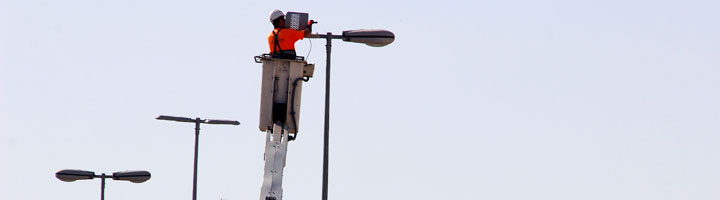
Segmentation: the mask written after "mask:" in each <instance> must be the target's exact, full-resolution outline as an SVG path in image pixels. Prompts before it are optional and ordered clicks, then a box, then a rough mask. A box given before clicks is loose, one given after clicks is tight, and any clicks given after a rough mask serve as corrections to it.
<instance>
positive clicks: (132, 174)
mask: <svg viewBox="0 0 720 200" xmlns="http://www.w3.org/2000/svg"><path fill="white" fill-rule="evenodd" d="M55 177H56V178H57V179H60V180H61V181H65V182H73V181H77V180H87V179H93V178H100V179H101V180H102V181H101V182H100V200H105V178H112V179H113V180H121V181H130V182H133V183H142V182H145V181H147V180H149V179H150V172H147V171H121V172H115V173H113V174H112V175H110V176H108V175H105V173H102V174H101V175H96V174H95V172H91V171H86V170H77V169H64V170H60V171H58V172H57V173H55Z"/></svg>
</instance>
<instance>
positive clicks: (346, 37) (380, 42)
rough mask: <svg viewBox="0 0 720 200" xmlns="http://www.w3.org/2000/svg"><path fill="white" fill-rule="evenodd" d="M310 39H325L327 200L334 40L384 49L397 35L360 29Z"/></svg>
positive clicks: (324, 190)
mask: <svg viewBox="0 0 720 200" xmlns="http://www.w3.org/2000/svg"><path fill="white" fill-rule="evenodd" d="M310 38H325V40H326V41H327V43H326V44H325V52H326V61H325V127H324V140H323V184H322V200H327V193H328V161H329V140H330V133H329V131H330V130H329V129H330V53H331V49H332V39H342V40H343V41H346V42H356V43H363V44H366V45H368V46H372V47H382V46H385V45H388V44H390V43H392V42H393V41H395V34H393V33H392V32H390V31H388V30H381V29H360V30H350V31H343V33H342V35H333V34H332V33H331V32H327V34H325V35H323V34H312V35H310Z"/></svg>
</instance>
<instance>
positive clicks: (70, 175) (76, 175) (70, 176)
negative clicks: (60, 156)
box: [55, 169, 95, 182]
mask: <svg viewBox="0 0 720 200" xmlns="http://www.w3.org/2000/svg"><path fill="white" fill-rule="evenodd" d="M55 177H57V179H60V180H61V181H65V182H73V181H77V180H87V179H93V178H94V177H95V172H91V171H85V170H77V169H63V170H60V171H58V172H56V173H55Z"/></svg>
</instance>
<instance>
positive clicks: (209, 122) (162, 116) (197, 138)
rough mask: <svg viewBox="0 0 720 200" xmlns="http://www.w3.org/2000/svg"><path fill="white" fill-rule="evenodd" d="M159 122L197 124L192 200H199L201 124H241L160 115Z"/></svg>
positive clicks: (231, 121)
mask: <svg viewBox="0 0 720 200" xmlns="http://www.w3.org/2000/svg"><path fill="white" fill-rule="evenodd" d="M155 119H157V120H168V121H176V122H190V123H195V165H194V168H193V192H192V199H193V200H197V168H198V140H199V139H200V124H201V123H203V124H225V125H236V126H237V125H240V122H238V121H234V120H220V119H200V118H195V119H192V118H188V117H174V116H166V115H160V116H158V117H157V118H155Z"/></svg>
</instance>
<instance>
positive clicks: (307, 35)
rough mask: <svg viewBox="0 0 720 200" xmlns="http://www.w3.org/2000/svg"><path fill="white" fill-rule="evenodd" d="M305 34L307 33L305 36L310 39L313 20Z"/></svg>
mask: <svg viewBox="0 0 720 200" xmlns="http://www.w3.org/2000/svg"><path fill="white" fill-rule="evenodd" d="M304 32H305V35H304V36H305V37H310V35H311V34H312V20H310V22H308V26H307V27H306V28H305V30H304Z"/></svg>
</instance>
